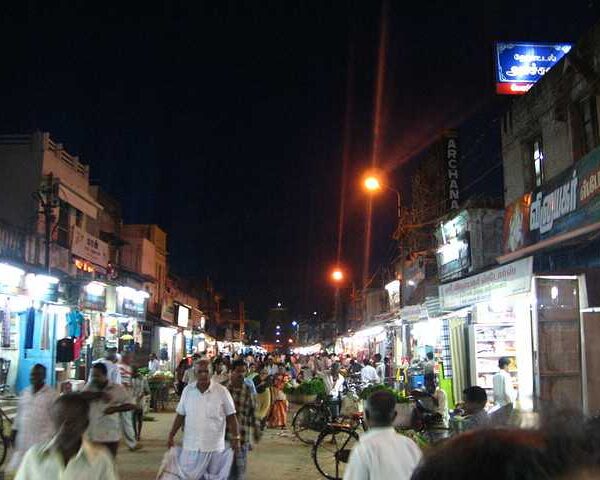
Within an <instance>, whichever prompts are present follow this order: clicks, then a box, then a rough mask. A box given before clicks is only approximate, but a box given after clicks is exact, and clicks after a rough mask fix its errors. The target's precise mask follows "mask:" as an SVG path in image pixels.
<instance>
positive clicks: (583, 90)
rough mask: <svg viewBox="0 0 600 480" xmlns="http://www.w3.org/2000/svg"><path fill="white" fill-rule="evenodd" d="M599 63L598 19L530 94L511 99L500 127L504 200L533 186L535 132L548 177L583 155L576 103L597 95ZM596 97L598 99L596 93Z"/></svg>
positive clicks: (515, 197)
mask: <svg viewBox="0 0 600 480" xmlns="http://www.w3.org/2000/svg"><path fill="white" fill-rule="evenodd" d="M598 65H600V24H599V25H597V26H596V27H594V28H593V29H592V30H591V31H590V32H589V33H588V34H587V35H586V36H584V37H583V38H582V39H581V41H580V42H579V43H578V44H577V45H576V46H575V47H574V48H573V49H572V50H571V52H570V53H569V54H568V55H567V56H566V57H565V58H563V60H561V62H559V63H558V64H557V65H556V66H555V67H554V68H553V69H552V70H550V71H549V72H548V73H547V74H546V75H545V76H544V77H543V78H542V79H541V80H540V81H539V82H538V83H537V84H536V85H534V86H533V87H532V88H531V90H530V91H529V92H528V93H527V94H526V95H524V96H522V97H518V98H515V99H514V100H513V102H512V104H511V106H510V108H509V109H508V111H507V112H506V114H505V116H504V118H503V121H502V127H501V128H502V157H503V168H504V189H505V195H504V201H505V204H506V205H508V204H510V203H512V202H513V201H515V200H516V199H517V198H519V197H520V196H522V195H523V194H525V193H527V192H529V191H531V190H532V189H534V188H535V179H534V178H533V175H532V166H531V164H530V159H529V144H530V142H531V141H532V140H533V138H534V137H536V136H538V135H541V138H542V144H543V151H544V182H547V181H549V180H551V179H552V178H553V177H555V176H556V175H558V174H559V173H561V172H562V171H564V170H565V169H567V168H568V167H570V166H571V165H572V164H573V163H574V162H576V161H577V160H579V158H580V157H581V155H580V154H578V153H574V152H575V151H576V149H575V148H574V138H573V136H574V135H573V132H574V124H575V121H576V120H575V114H574V110H573V108H574V106H575V105H577V104H578V103H579V102H580V101H582V100H584V99H585V98H587V97H589V96H592V95H596V93H597V92H596V90H597V83H598V73H597V72H600V69H598ZM596 101H597V105H598V101H599V99H598V98H597V97H596ZM599 117H600V115H599ZM576 157H577V158H576Z"/></svg>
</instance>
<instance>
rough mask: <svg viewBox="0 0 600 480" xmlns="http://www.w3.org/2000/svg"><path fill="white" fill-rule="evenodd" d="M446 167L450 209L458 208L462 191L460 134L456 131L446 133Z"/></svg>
mask: <svg viewBox="0 0 600 480" xmlns="http://www.w3.org/2000/svg"><path fill="white" fill-rule="evenodd" d="M446 168H447V170H448V175H447V179H448V189H447V192H448V209H449V210H458V209H459V200H460V192H459V188H458V135H457V133H456V132H450V133H448V134H447V135H446Z"/></svg>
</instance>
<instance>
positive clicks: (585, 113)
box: [579, 96, 598, 155]
mask: <svg viewBox="0 0 600 480" xmlns="http://www.w3.org/2000/svg"><path fill="white" fill-rule="evenodd" d="M579 111H580V116H581V133H582V138H581V146H582V147H583V154H584V155H585V154H586V153H588V152H591V151H592V150H593V149H594V148H596V147H597V146H598V114H597V111H596V97H595V96H591V97H588V98H586V99H585V100H583V101H582V102H580V104H579Z"/></svg>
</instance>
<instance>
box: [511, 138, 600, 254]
mask: <svg viewBox="0 0 600 480" xmlns="http://www.w3.org/2000/svg"><path fill="white" fill-rule="evenodd" d="M597 222H600V148H596V149H595V150H592V151H591V152H590V153H588V154H587V155H586V156H584V157H583V158H582V159H581V160H579V162H577V163H576V164H575V165H574V166H573V167H571V168H568V169H567V170H566V171H564V172H563V173H562V174H560V175H558V176H557V177H555V178H553V179H552V180H551V181H550V182H547V183H545V184H544V185H542V186H541V187H539V188H537V189H535V190H534V191H533V192H530V193H527V194H525V195H524V196H523V197H521V198H519V199H518V200H517V201H516V202H514V203H512V204H511V205H509V206H508V207H507V208H506V211H505V213H504V235H503V247H504V252H505V253H511V252H515V251H517V250H520V249H522V248H524V247H527V246H529V245H533V244H535V243H538V242H540V241H543V240H547V239H549V238H551V237H553V236H555V235H559V234H563V233H567V232H570V231H573V230H576V229H578V228H581V227H585V226H588V225H591V224H593V223H597Z"/></svg>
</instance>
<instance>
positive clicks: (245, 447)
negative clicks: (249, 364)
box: [225, 360, 261, 480]
mask: <svg viewBox="0 0 600 480" xmlns="http://www.w3.org/2000/svg"><path fill="white" fill-rule="evenodd" d="M245 376H246V364H245V363H244V361H243V360H235V361H234V362H233V363H232V364H231V378H230V381H229V384H228V385H227V389H228V390H229V393H230V394H231V397H232V398H233V403H234V404H235V411H236V412H237V418H238V423H239V426H240V449H239V450H238V452H237V453H236V455H235V459H234V461H233V466H232V468H231V474H230V475H229V480H245V478H246V465H247V463H248V451H249V450H250V447H251V445H252V442H251V438H252V437H253V438H254V440H255V441H256V442H258V441H259V440H260V434H261V429H260V424H259V423H258V421H257V420H256V415H255V409H256V403H255V401H254V395H253V394H252V391H251V389H250V388H249V387H248V385H247V384H246V382H245V381H244V377H245ZM229 437H230V436H229V435H226V436H225V440H229Z"/></svg>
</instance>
